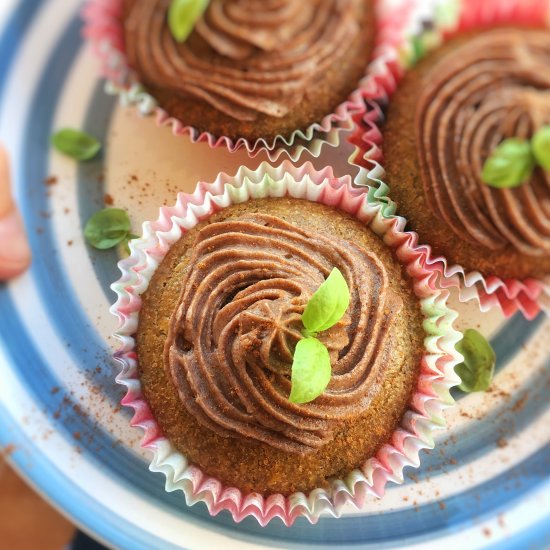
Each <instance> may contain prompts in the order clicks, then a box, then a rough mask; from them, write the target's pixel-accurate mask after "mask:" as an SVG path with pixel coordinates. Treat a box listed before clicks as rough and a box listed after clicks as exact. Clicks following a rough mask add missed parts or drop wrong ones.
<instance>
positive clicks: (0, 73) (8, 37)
mask: <svg viewBox="0 0 550 550" xmlns="http://www.w3.org/2000/svg"><path fill="white" fill-rule="evenodd" d="M39 7H40V0H21V2H20V4H19V6H18V7H17V9H15V10H13V12H12V14H11V16H10V18H9V19H8V21H7V23H6V26H5V27H4V28H3V29H0V53H1V55H0V103H1V102H2V99H3V95H4V88H5V86H4V84H5V80H6V78H7V76H8V73H9V71H10V68H11V64H12V62H13V60H14V58H15V54H16V53H17V51H18V50H19V45H20V43H21V42H22V41H23V39H24V37H25V34H26V32H27V30H28V28H29V26H30V24H31V23H32V20H33V19H34V17H35V15H36V10H37V9H38V8H39Z"/></svg>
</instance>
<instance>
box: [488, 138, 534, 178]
mask: <svg viewBox="0 0 550 550" xmlns="http://www.w3.org/2000/svg"><path fill="white" fill-rule="evenodd" d="M534 167H535V159H534V157H533V153H532V151H531V144H530V142H529V141H527V140H524V139H519V138H509V139H506V140H504V141H503V142H502V143H501V144H500V145H499V146H498V147H497V148H496V149H495V150H494V151H493V153H492V155H491V156H490V157H489V158H488V159H487V160H486V161H485V164H484V165H483V171H482V174H481V179H482V180H483V181H484V182H485V183H486V184H488V185H490V186H491V187H498V188H500V189H504V188H509V187H519V186H520V185H521V184H522V183H525V181H527V180H528V179H529V177H530V176H531V174H532V172H533V168H534Z"/></svg>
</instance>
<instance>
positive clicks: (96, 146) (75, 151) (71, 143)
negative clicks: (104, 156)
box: [51, 128, 101, 160]
mask: <svg viewBox="0 0 550 550" xmlns="http://www.w3.org/2000/svg"><path fill="white" fill-rule="evenodd" d="M51 142H52V145H53V146H54V147H55V148H56V149H57V150H58V151H59V152H60V153H63V154H64V155H67V156H69V157H72V158H74V159H76V160H90V159H93V158H94V157H95V156H96V155H97V154H98V153H99V151H100V149H101V143H99V141H97V139H95V138H94V137H92V136H90V135H89V134H87V133H86V132H81V131H80V130H74V129H72V128H64V129H63V130H59V131H58V132H56V133H55V134H54V135H53V136H52V137H51Z"/></svg>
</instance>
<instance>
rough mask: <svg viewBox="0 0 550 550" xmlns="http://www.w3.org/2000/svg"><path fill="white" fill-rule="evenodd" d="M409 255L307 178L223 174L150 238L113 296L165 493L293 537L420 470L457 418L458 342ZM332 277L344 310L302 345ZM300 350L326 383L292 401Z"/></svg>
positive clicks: (357, 200) (340, 192)
mask: <svg viewBox="0 0 550 550" xmlns="http://www.w3.org/2000/svg"><path fill="white" fill-rule="evenodd" d="M369 224H371V225H369ZM385 241H386V242H388V243H390V244H389V245H388V244H386V243H385ZM406 241H407V237H406V236H403V235H402V234H401V235H398V234H395V233H394V232H393V230H392V229H391V227H389V226H388V225H387V221H384V220H383V218H381V217H380V218H379V217H378V215H377V211H376V208H375V209H373V208H372V207H370V206H369V205H368V201H367V196H366V195H365V194H363V193H362V192H360V191H358V190H354V189H353V188H351V186H350V185H349V180H347V181H339V180H337V179H335V178H334V176H333V175H332V173H331V172H330V170H328V169H327V170H325V171H324V172H314V170H313V169H312V167H311V165H304V166H303V167H301V168H294V167H292V166H291V165H290V164H285V165H283V166H281V167H279V168H271V167H269V166H268V165H265V164H263V165H261V166H260V167H259V168H258V170H257V171H256V172H247V171H244V172H239V174H238V175H237V177H236V178H234V179H231V178H229V177H227V176H224V175H221V176H220V177H219V178H218V180H217V181H216V182H215V183H214V184H211V185H209V186H206V185H205V184H201V185H199V187H198V189H197V191H196V192H195V193H194V195H192V196H185V195H180V197H179V200H178V203H177V205H176V207H174V208H172V209H166V208H165V209H163V210H161V217H160V218H159V220H158V221H157V222H155V223H153V224H146V225H145V226H144V236H143V238H142V239H141V240H138V241H134V242H133V243H132V244H131V248H132V251H133V252H132V255H131V256H130V258H128V259H127V260H124V261H122V262H121V264H120V267H121V269H122V271H123V274H124V275H123V278H122V279H121V280H120V281H119V282H118V283H115V284H114V285H113V289H114V290H115V291H116V292H117V294H118V295H119V300H118V302H117V304H115V306H114V307H113V311H114V313H115V314H117V315H118V317H119V319H120V321H121V322H122V326H121V328H120V329H119V331H118V337H119V338H121V339H122V341H123V342H124V347H123V349H122V350H121V352H119V353H118V355H117V356H118V358H119V359H120V360H121V361H122V363H123V366H124V370H123V373H122V375H121V377H120V378H119V381H121V382H122V383H125V384H126V385H127V386H128V388H129V392H128V395H127V397H126V398H125V401H124V403H125V404H129V405H131V406H132V407H134V408H135V409H136V411H137V413H136V417H135V420H134V423H135V424H138V425H140V426H143V427H145V428H146V430H147V431H148V432H149V433H147V434H146V437H145V442H146V444H147V445H148V446H151V447H154V448H155V450H156V452H157V457H156V458H155V459H154V461H153V465H152V469H155V470H159V471H163V472H165V473H166V474H167V476H168V480H169V481H168V485H167V487H168V488H169V489H170V490H173V488H175V487H174V486H178V487H180V488H183V489H184V491H185V493H186V496H187V499H188V502H191V503H193V502H196V501H197V500H203V501H205V502H206V503H207V505H208V506H209V509H210V511H211V512H212V513H217V512H218V511H219V510H220V509H229V510H230V511H231V512H232V513H233V516H234V518H235V519H236V520H237V521H239V520H240V519H242V518H243V517H245V516H246V515H250V514H252V515H254V516H256V517H257V518H258V519H259V521H260V523H262V524H265V523H266V522H267V521H269V520H270V519H271V518H272V517H275V516H279V517H281V518H282V519H283V521H284V522H285V523H287V524H290V523H292V522H293V521H294V519H295V517H297V516H298V515H305V516H306V517H308V518H309V519H310V520H311V521H315V520H316V518H317V517H318V515H319V514H320V513H321V511H322V510H323V509H328V510H330V511H331V512H332V513H333V514H338V511H339V509H340V507H341V505H342V504H343V503H344V502H346V501H349V500H351V501H352V502H355V503H356V504H357V505H360V504H361V503H362V501H363V500H364V497H365V494H366V493H368V492H371V493H374V494H376V495H378V496H380V495H381V494H382V492H383V487H384V484H385V483H386V481H387V480H388V479H392V480H399V479H402V469H403V467H404V466H405V465H407V464H417V461H418V451H419V450H420V449H421V448H425V447H432V446H433V439H432V436H431V431H432V430H433V429H434V428H435V427H436V425H441V424H442V422H443V420H442V417H441V410H442V408H443V407H445V406H446V405H448V404H450V403H452V399H451V397H450V395H449V394H448V389H449V387H450V386H451V385H453V384H455V383H456V377H455V375H454V373H453V372H452V368H453V365H454V362H455V361H456V352H455V351H454V347H453V346H454V341H455V339H456V336H457V335H456V333H454V331H453V330H452V329H451V328H450V326H449V319H451V318H452V315H451V314H450V313H449V312H448V311H447V310H446V308H445V307H444V300H445V294H444V293H442V292H441V291H437V290H436V289H435V287H434V286H433V281H432V280H431V278H430V277H425V274H424V272H423V270H422V268H421V267H420V266H419V265H418V264H417V255H415V254H414V253H413V254H411V251H410V250H409V249H408V246H407V242H406ZM334 271H337V272H339V273H340V275H341V277H342V280H343V281H345V283H344V284H345V286H346V289H347V290H346V292H347V294H346V295H347V296H348V299H349V302H347V305H345V306H344V308H343V309H342V310H341V312H340V314H339V315H338V316H337V318H334V319H333V320H332V322H331V323H329V324H328V325H326V326H325V325H323V326H319V327H317V328H316V329H315V330H314V331H313V332H312V331H311V330H309V329H308V327H310V325H309V324H308V323H307V322H306V316H307V315H308V313H307V310H308V308H309V307H310V306H309V304H310V303H312V302H313V301H314V299H315V296H317V295H318V294H319V292H320V290H319V289H320V288H322V287H323V286H324V285H326V283H325V281H327V282H328V280H329V279H330V278H331V277H332V275H331V274H332V273H333V272H334ZM138 295H139V298H138ZM323 307H324V306H323ZM321 309H322V308H321ZM330 311H332V309H331V310H330ZM426 318H429V320H430V322H428V323H427V322H426ZM306 325H307V326H306ZM310 328H311V327H310ZM434 336H435V338H434ZM432 338H434V339H432ZM310 339H314V340H315V341H316V342H317V344H316V345H318V346H321V347H322V348H323V349H324V350H325V352H326V358H327V359H326V360H327V361H328V363H329V365H330V366H329V370H328V378H327V380H326V382H325V383H324V385H323V387H322V388H320V389H319V390H318V391H317V393H316V394H314V395H309V396H308V397H307V398H303V397H302V398H300V399H296V398H293V395H294V392H295V388H296V384H297V382H296V380H295V369H297V366H296V362H297V354H298V348H299V347H300V346H301V344H302V343H303V342H304V340H310ZM428 342H432V343H431V344H428ZM426 346H428V348H427V347H426ZM427 349H430V352H428V351H427ZM314 357H315V361H313V359H311V358H310V357H309V356H308V357H307V358H306V359H307V360H308V361H311V362H312V365H311V368H312V369H313V371H315V369H317V368H321V367H320V366H319V367H318V362H319V365H320V363H322V362H323V361H324V359H322V357H321V356H318V355H316V354H315V355H314ZM318 358H319V359H318ZM302 359H303V358H302ZM313 371H312V372H313ZM315 376H316V374H315V373H314V374H311V373H309V374H308V375H307V377H306V378H307V380H308V382H307V383H308V384H309V380H310V378H311V377H315ZM136 383H137V386H136ZM432 384H433V385H432ZM160 434H162V436H161V435H160ZM167 457H168V458H167ZM205 495H206V496H205ZM306 495H309V496H306Z"/></svg>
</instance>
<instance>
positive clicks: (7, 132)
mask: <svg viewBox="0 0 550 550" xmlns="http://www.w3.org/2000/svg"><path fill="white" fill-rule="evenodd" d="M79 9H80V5H79V4H78V3H77V2H74V1H68V0H44V1H41V0H21V1H19V2H14V1H12V0H2V2H1V3H0V138H1V139H2V140H3V141H4V142H5V143H6V144H7V146H8V148H9V150H10V153H11V154H12V160H13V173H14V179H15V182H14V183H15V193H16V197H17V200H18V202H19V204H20V205H21V208H22V211H23V215H24V217H25V220H26V223H27V226H28V230H29V236H30V240H31V244H32V248H33V252H34V261H33V265H32V268H31V270H30V271H29V272H28V273H27V274H25V275H24V276H23V277H21V278H19V279H18V280H16V281H14V282H13V283H11V284H10V285H8V286H0V445H1V446H2V448H3V453H4V454H5V455H9V459H10V460H11V461H12V463H13V464H14V466H15V467H16V468H17V469H18V470H19V471H20V472H21V473H22V474H23V475H24V476H25V477H26V478H27V479H28V480H29V482H30V483H32V484H33V485H34V486H35V487H36V488H37V489H38V490H39V491H40V492H41V493H42V494H44V495H45V496H46V497H47V498H48V499H49V500H50V501H51V502H52V503H53V504H54V505H56V506H57V507H58V508H59V509H60V510H62V511H63V512H64V513H65V514H67V515H68V516H69V517H70V518H71V519H72V520H73V521H75V522H76V523H77V524H79V525H80V526H82V528H84V529H85V530H87V531H88V532H90V533H92V534H93V535H94V536H95V537H97V538H98V539H100V540H102V541H103V542H105V543H106V544H108V545H110V546H113V547H117V548H131V549H132V550H134V549H141V548H143V549H151V548H155V549H156V548H162V549H164V548H168V549H170V548H221V547H223V548H224V549H225V550H231V549H233V548H235V549H237V548H239V549H246V548H259V547H266V548H267V547H284V548H310V547H311V548H317V549H319V548H324V547H334V546H337V547H338V548H358V547H361V548H376V549H379V548H412V547H421V548H446V549H451V548H463V547H464V546H465V544H466V545H467V547H468V548H493V547H495V548H499V549H501V548H502V549H504V548H527V547H529V546H530V545H531V546H533V547H537V548H540V547H542V546H546V545H550V518H549V516H550V491H549V489H550V481H549V480H550V444H549V439H550V430H548V426H549V425H550V407H549V400H548V391H549V387H550V354H549V344H548V339H549V337H550V320H548V319H545V318H544V317H543V316H539V317H538V318H537V319H535V320H534V321H533V322H531V323H528V322H526V321H525V320H523V319H522V318H521V317H520V316H516V317H513V318H512V319H508V320H505V319H504V318H503V317H502V316H501V315H500V314H499V313H497V312H494V313H491V314H488V315H482V314H480V313H479V312H478V309H477V307H476V304H475V303H471V304H468V305H466V306H464V305H460V304H455V306H456V307H457V309H458V310H459V311H460V313H461V319H460V321H459V323H458V328H459V329H462V328H465V327H474V328H477V329H478V330H480V331H482V332H483V333H484V334H485V335H486V336H487V337H489V338H490V339H491V342H492V344H493V346H494V348H495V350H496V353H497V356H498V369H497V370H498V372H497V375H496V378H495V381H494V384H493V387H492V390H491V391H490V392H488V393H485V394H472V395H467V396H465V395H463V394H460V393H459V392H458V393H457V394H456V397H457V400H458V405H457V407H455V408H454V409H452V410H450V411H449V414H448V415H447V418H448V422H449V425H450V429H449V431H447V432H443V433H441V434H440V435H439V437H438V440H437V447H436V450H435V451H432V452H425V453H423V463H422V467H421V468H420V469H419V470H407V472H408V475H407V477H406V482H405V483H404V484H403V485H401V486H396V485H391V486H390V487H389V488H388V490H387V494H386V496H385V498H384V499H383V500H381V501H377V500H375V499H372V500H369V501H368V502H367V504H366V506H365V508H364V509H363V510H361V511H357V510H354V509H348V510H346V512H345V514H344V516H343V517H342V518H340V519H332V518H323V519H321V520H320V521H319V523H318V524H317V525H310V524H308V523H306V522H305V521H303V520H301V519H300V520H298V521H297V522H296V524H295V525H294V526H293V527H292V528H285V527H284V526H283V525H282V524H281V523H280V522H278V521H275V522H272V523H271V524H270V525H269V526H268V527H266V528H261V527H260V526H259V525H258V524H257V522H256V521H255V520H253V519H250V518H249V519H248V520H246V521H243V522H242V523H240V524H235V523H234V522H233V521H232V519H231V517H230V516H229V515H228V514H226V513H222V514H220V515H219V516H218V517H215V518H212V517H210V516H209V515H208V513H207V511H206V509H205V507H204V506H203V505H198V506H195V507H192V508H188V507H187V506H186V504H185V502H184V499H183V495H182V494H181V493H177V492H176V493H166V492H165V491H164V480H163V476H162V475H160V474H153V473H151V472H149V471H148V469H147V457H146V456H145V454H144V452H143V451H141V450H140V448H139V439H138V437H139V432H138V431H134V430H132V429H130V428H128V420H129V416H130V415H129V411H127V410H121V409H120V407H119V405H118V402H119V400H120V397H121V395H122V388H121V387H119V386H116V385H115V384H114V382H113V378H114V375H115V367H114V365H113V363H112V361H111V359H110V355H111V352H112V347H113V346H115V343H114V342H113V341H111V340H110V338H109V337H108V335H109V334H110V333H111V332H112V330H113V329H114V319H112V318H111V317H110V315H109V313H108V307H109V304H110V303H111V302H112V301H113V299H114V295H113V294H112V293H111V291H110V290H109V284H110V283H111V282H112V281H113V280H115V279H116V278H117V277H118V270H117V267H116V262H117V257H116V254H115V253H114V252H111V251H109V252H98V251H94V250H91V249H89V248H88V247H87V246H86V245H85V243H84V242H83V239H82V228H83V225H84V223H85V221H86V220H87V218H88V217H89V216H90V215H91V214H92V213H93V212H94V211H96V210H98V209H99V208H101V207H102V206H103V201H104V198H105V195H108V197H107V198H108V200H110V199H113V201H114V204H115V206H119V207H123V208H127V209H128V210H129V212H130V214H131V217H132V221H133V224H134V229H139V225H140V223H141V221H143V220H145V219H154V218H156V217H157V211H158V206H159V205H160V204H163V203H169V204H172V203H173V202H174V198H175V195H176V193H177V192H178V191H191V190H192V189H193V188H194V185H195V182H196V181H197V180H198V179H202V180H205V181H210V180H213V179H214V177H215V175H216V173H217V172H218V171H221V170H223V171H226V172H229V173H232V172H235V171H236V169H237V167H238V166H239V165H240V164H243V163H244V164H248V165H249V166H251V167H256V166H257V165H258V164H259V162H261V161H262V160H265V159H264V158H263V157H257V158H256V159H254V160H249V159H248V158H247V157H246V155H245V154H244V153H243V154H239V153H237V154H234V155H231V154H229V153H227V152H226V151H224V150H211V149H209V148H208V147H207V146H205V145H192V144H191V143H189V141H188V139H187V138H174V137H173V136H172V135H171V133H170V131H169V130H167V129H159V128H156V127H155V124H154V121H153V120H151V119H139V118H137V117H136V116H135V113H134V112H133V111H127V110H125V109H124V108H122V107H119V106H117V105H116V104H115V100H114V99H113V98H111V97H109V96H107V95H106V94H104V93H103V86H102V83H101V82H100V81H99V80H98V79H97V78H96V74H97V63H96V62H95V60H94V58H93V56H92V55H91V52H90V50H89V48H88V47H87V46H86V45H85V44H84V43H83V42H82V39H81V37H80V32H81V22H80V20H79V14H78V12H79ZM64 126H71V127H77V128H82V129H84V130H86V131H87V132H89V133H91V134H94V135H95V136H97V137H98V138H99V139H101V141H102V142H103V144H104V149H103V150H104V153H103V155H102V156H101V157H100V158H98V159H96V160H94V161H93V162H88V163H82V164H76V163H74V162H73V161H71V160H70V159H66V158H63V157H61V156H60V155H58V154H56V153H54V152H52V151H51V149H50V147H49V145H48V140H49V137H50V135H51V134H52V133H53V131H54V130H55V129H58V128H61V127H64ZM348 154H349V149H348V148H347V147H341V148H340V149H338V150H334V149H331V148H328V149H327V151H325V153H324V154H323V155H322V157H321V158H320V159H316V160H315V162H314V164H315V165H316V166H317V167H321V166H323V165H324V164H328V163H330V164H333V165H334V167H335V170H336V172H337V175H343V174H344V173H346V172H350V168H349V167H348V165H347V163H346V159H347V156H348ZM351 173H353V171H352V170H351Z"/></svg>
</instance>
